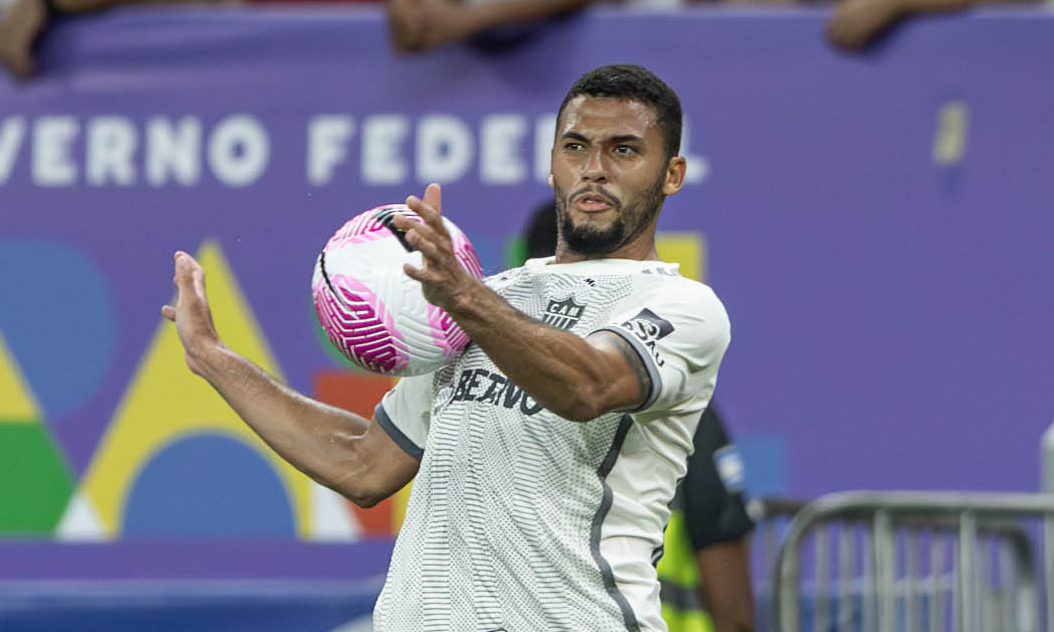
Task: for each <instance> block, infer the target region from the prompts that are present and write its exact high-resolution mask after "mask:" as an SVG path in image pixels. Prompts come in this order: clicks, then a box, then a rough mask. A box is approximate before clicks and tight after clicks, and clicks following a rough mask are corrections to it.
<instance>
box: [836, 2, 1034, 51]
mask: <svg viewBox="0 0 1054 632" xmlns="http://www.w3.org/2000/svg"><path fill="white" fill-rule="evenodd" d="M1006 2H1014V3H1019V4H1023V3H1029V2H1033V0H992V2H991V3H1006ZM977 4H981V2H979V1H978V0H841V1H840V2H839V3H838V4H836V5H835V8H834V11H833V12H832V14H831V18H830V19H829V20H828V21H827V39H828V41H830V42H831V44H833V45H834V46H836V47H838V48H840V49H842V50H845V51H850V52H859V51H863V50H866V49H867V47H868V46H869V45H871V44H873V43H875V42H876V41H877V40H878V39H879V38H881V36H882V35H884V34H885V33H888V32H889V31H890V30H891V29H892V28H893V27H895V26H896V25H897V24H899V23H900V22H902V21H904V20H906V19H908V18H911V17H915V16H922V15H931V14H942V13H955V12H961V11H965V10H967V9H970V8H971V7H973V6H975V5H977Z"/></svg>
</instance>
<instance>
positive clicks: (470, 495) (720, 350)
mask: <svg viewBox="0 0 1054 632" xmlns="http://www.w3.org/2000/svg"><path fill="white" fill-rule="evenodd" d="M681 128H682V113H681V107H680V100H679V99H678V97H677V95H676V93H674V92H673V90H672V89H670V87H669V86H667V85H666V84H665V83H664V82H663V81H662V80H661V79H659V78H658V77H656V76H655V75H653V74H652V73H651V72H649V71H648V70H646V69H644V68H642V67H640V66H631V65H617V66H604V67H601V68H598V69H595V70H593V71H590V72H588V73H586V74H585V75H583V76H582V77H581V78H579V80H578V81H577V82H576V83H575V84H574V85H573V86H572V87H571V89H570V90H569V91H568V93H567V95H566V97H565V98H564V101H563V103H561V105H560V108H559V111H558V114H557V125H556V136H555V139H554V141H555V142H554V146H553V149H552V166H551V170H550V178H549V183H550V185H551V186H552V188H553V190H554V192H555V195H556V199H557V205H558V208H559V209H560V216H561V219H560V228H559V236H558V239H557V249H556V253H557V254H556V256H555V257H553V258H552V259H550V260H534V263H532V264H530V265H526V266H524V267H521V268H517V269H515V270H509V271H506V272H504V273H499V274H497V275H494V276H492V277H489V278H488V279H485V280H478V279H476V278H475V277H473V276H471V275H470V274H469V273H468V272H466V271H465V270H464V269H463V268H462V267H461V266H460V264H459V263H458V262H457V260H456V258H455V257H454V254H453V246H452V244H451V239H450V236H449V235H448V234H447V233H446V229H445V228H444V226H443V222H442V217H441V215H440V203H441V200H440V189H439V186H438V185H435V184H433V185H429V186H428V188H427V189H426V190H425V195H424V199H419V198H417V197H415V196H410V197H408V198H407V200H406V203H407V205H408V206H409V207H410V208H411V209H413V210H414V211H415V212H416V213H417V214H418V215H419V216H420V217H421V219H423V221H424V223H418V222H415V221H413V220H411V219H410V218H408V217H405V216H400V217H399V218H398V219H397V220H396V227H397V228H398V229H399V230H401V231H404V232H405V239H406V241H407V242H408V243H409V244H410V245H411V246H412V247H413V248H415V249H416V250H418V251H420V252H421V254H422V257H423V267H414V266H412V265H409V264H407V265H406V266H404V268H403V271H404V272H405V273H406V274H407V275H408V276H409V277H411V278H413V279H415V280H417V281H419V282H420V283H421V287H422V290H423V292H424V296H425V298H426V299H427V300H428V301H429V302H430V303H432V304H433V305H437V306H438V307H441V308H443V309H444V310H446V311H447V313H448V314H450V316H451V317H453V319H454V320H455V321H456V322H457V323H458V325H460V326H461V328H462V329H463V330H464V331H465V333H466V334H468V336H469V338H470V339H471V341H472V342H471V344H470V345H469V346H468V347H466V349H465V351H463V352H462V354H461V355H460V356H459V357H457V358H456V359H455V360H454V361H453V362H452V363H451V364H450V365H447V366H446V367H444V368H442V369H439V370H437V371H436V372H434V373H432V374H426V375H422V376H416V377H406V378H403V379H402V380H400V381H399V383H398V384H397V385H396V386H395V388H394V389H392V390H391V391H389V392H388V393H387V394H386V395H385V396H384V398H383V399H382V401H381V403H380V404H379V405H378V406H377V408H376V410H375V412H374V415H373V418H372V419H366V418H364V417H361V416H358V415H355V414H354V413H351V412H349V411H345V410H342V409H337V408H334V407H331V406H326V405H324V404H322V403H320V402H318V401H315V400H311V399H308V398H307V397H304V396H303V395H301V394H299V393H297V392H295V391H293V390H292V389H290V388H289V387H287V386H285V385H283V384H280V383H279V382H278V381H276V380H275V379H273V378H272V377H270V376H268V375H267V374H266V373H264V372H263V371H262V370H261V369H260V368H259V367H258V366H256V365H255V364H253V363H252V362H250V361H249V360H247V359H246V358H245V357H244V356H241V355H239V354H238V353H236V352H235V351H234V350H232V349H230V348H228V347H227V346H226V345H224V343H223V341H222V339H221V338H220V336H219V334H218V332H217V331H216V329H215V326H214V325H213V323H212V314H211V311H210V309H209V304H208V299H207V298H206V293H205V278H204V272H203V270H202V268H201V266H200V265H198V264H197V262H196V261H194V259H193V258H192V257H191V256H190V255H188V254H186V253H184V252H177V253H176V254H175V257H174V259H175V283H176V288H177V296H176V301H175V305H174V306H169V305H165V306H164V307H162V315H163V316H164V317H165V318H167V319H169V320H172V321H174V322H175V326H176V332H177V334H178V336H179V339H180V342H181V344H182V345H183V347H184V351H185V361H186V363H187V366H188V368H189V369H190V370H191V371H192V372H194V373H195V374H197V375H199V376H201V377H203V378H204V379H205V380H206V381H208V382H209V383H210V384H211V385H212V386H213V387H214V388H215V389H216V390H217V391H218V392H219V393H220V394H221V395H222V396H223V397H224V398H225V399H226V400H227V402H228V403H229V404H230V405H231V406H232V407H233V408H234V410H235V411H236V412H237V413H238V414H239V415H240V416H241V417H242V419H243V420H244V421H245V422H246V423H247V424H248V425H249V426H250V427H251V428H252V429H253V430H254V431H256V432H257V433H258V434H259V435H260V436H261V437H262V438H263V439H264V440H265V441H266V442H267V443H268V444H269V445H270V446H271V447H272V448H273V449H274V450H275V451H276V452H277V453H278V454H279V455H281V456H282V457H284V458H285V459H286V460H288V461H289V462H290V463H292V464H293V465H294V466H295V467H297V468H298V469H300V470H301V471H303V472H305V473H307V474H308V475H309V476H311V477H312V478H314V479H315V480H317V481H319V482H320V483H322V484H325V485H327V486H329V487H331V488H333V489H335V490H337V491H338V492H340V493H342V494H344V495H345V496H347V497H348V498H350V499H352V500H353V501H355V502H356V503H358V504H361V505H371V504H375V503H376V502H378V501H380V500H381V499H383V498H385V497H387V496H389V495H391V494H392V493H394V492H395V491H396V490H398V489H401V488H402V487H403V486H404V485H405V484H406V483H407V482H408V481H409V480H410V479H411V478H413V479H414V485H413V488H412V491H411V495H410V502H409V504H408V506H407V513H406V517H405V520H404V521H403V525H402V528H401V529H400V531H399V535H398V538H397V539H396V543H395V549H394V552H393V554H392V559H391V564H390V566H389V570H388V575H387V578H386V581H385V584H384V588H383V590H382V591H381V595H380V597H379V598H378V600H377V604H376V606H375V608H374V626H375V629H376V630H377V631H378V632H382V631H386V630H394V631H398V632H411V631H415V630H421V631H424V630H435V631H442V632H447V631H449V630H548V629H575V630H595V631H597V632H605V631H606V632H617V631H625V630H636V631H638V632H661V631H663V630H666V629H667V628H666V624H665V622H664V621H663V619H662V614H661V602H660V598H659V596H660V591H661V588H660V583H659V580H658V576H657V574H656V571H655V568H654V566H653V564H652V560H653V559H654V558H655V556H656V555H657V554H658V553H660V552H661V550H662V537H663V535H662V532H663V529H664V528H665V525H666V523H667V521H668V519H669V505H670V503H671V502H672V501H673V498H674V494H675V492H676V486H677V482H678V481H679V480H680V479H681V478H683V476H684V473H685V469H686V461H687V458H688V455H689V454H690V453H691V452H692V449H693V445H692V437H693V436H694V435H695V429H696V426H697V425H698V421H699V416H700V415H701V414H702V412H703V410H705V409H706V406H707V404H708V403H709V398H710V394H711V393H712V392H713V389H714V386H715V384H716V381H717V372H718V368H719V366H720V363H721V359H722V358H723V356H724V352H725V350H726V349H727V347H728V344H729V341H730V340H731V326H730V324H729V321H728V316H727V314H726V312H725V310H724V306H723V305H722V304H721V302H720V300H719V299H718V298H717V296H716V295H715V294H714V293H713V291H712V290H711V289H710V288H709V287H707V286H705V285H703V284H702V283H698V282H695V281H692V280H690V279H687V278H685V277H682V276H680V275H679V274H678V273H677V268H676V266H673V265H671V264H668V263H665V262H663V261H661V260H659V258H658V253H657V252H656V251H655V230H656V225H657V223H658V218H659V213H660V210H661V208H662V205H663V203H664V202H665V199H666V197H667V196H669V195H673V194H675V193H677V192H678V191H680V189H681V187H682V186H683V184H684V174H685V169H686V164H687V163H686V160H685V158H684V157H683V156H680V155H679V151H680V138H681ZM415 476H416V478H415Z"/></svg>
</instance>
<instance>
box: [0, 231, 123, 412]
mask: <svg viewBox="0 0 1054 632" xmlns="http://www.w3.org/2000/svg"><path fill="white" fill-rule="evenodd" d="M0 288H3V297H2V299H0V331H2V332H3V335H4V339H5V340H6V341H7V344H8V346H9V347H10V348H11V353H12V354H14V357H15V360H16V361H17V362H18V365H19V368H20V369H21V371H22V374H23V375H24V376H25V378H26V381H27V382H28V383H29V386H30V388H31V389H32V390H33V394H34V395H36V397H37V399H38V400H39V402H40V406H41V408H43V412H44V417H45V419H49V420H52V419H54V418H55V417H57V416H60V415H62V414H64V413H67V412H69V411H71V410H73V409H75V408H76V407H77V406H78V405H80V404H81V403H82V402H84V401H85V400H86V399H88V398H89V397H91V396H92V395H93V394H94V393H95V391H96V390H97V389H98V388H99V386H100V385H101V384H102V381H103V379H105V377H106V375H107V374H108V372H109V369H110V365H111V363H112V361H113V360H114V356H115V351H116V347H117V316H116V312H115V309H114V300H113V295H112V293H111V292H110V285H109V282H108V280H107V278H106V276H105V275H104V274H103V272H102V270H101V269H100V268H99V266H98V265H97V264H96V263H95V262H94V261H92V260H91V259H90V258H89V257H88V256H87V254H85V253H84V252H82V251H81V250H79V249H77V248H75V247H73V246H70V245H69V244H64V243H60V242H53V241H44V240H11V239H5V240H0Z"/></svg>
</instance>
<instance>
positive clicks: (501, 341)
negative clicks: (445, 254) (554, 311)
mask: <svg viewBox="0 0 1054 632" xmlns="http://www.w3.org/2000/svg"><path fill="white" fill-rule="evenodd" d="M450 311H451V315H453V316H454V318H455V320H457V322H458V324H459V325H461V327H462V329H464V330H465V333H467V334H468V335H469V337H470V338H471V339H472V342H473V343H475V344H477V345H479V347H480V348H481V349H483V351H484V352H486V354H487V356H489V357H490V359H491V360H493V361H494V364H496V365H497V366H498V368H499V369H501V371H502V372H503V373H505V376H506V377H507V378H509V380H510V381H511V382H513V383H514V384H516V385H517V386H519V387H520V388H522V389H523V390H524V391H526V392H527V393H528V394H530V395H531V397H532V398H534V400H535V401H537V402H538V403H539V404H541V405H542V406H544V407H545V408H546V409H548V410H550V411H552V412H554V413H556V414H557V415H560V416H561V417H564V418H566V419H570V420H572V421H588V420H590V419H593V418H594V417H597V416H599V415H600V414H602V413H604V412H607V410H608V408H609V404H610V401H611V393H610V391H609V390H608V389H609V387H610V386H611V385H612V384H614V383H615V381H616V380H615V379H614V377H613V376H612V375H611V373H612V371H611V368H610V367H608V366H606V363H605V362H604V360H603V358H601V357H600V355H599V354H598V353H597V351H596V350H595V349H594V348H593V347H592V346H591V345H590V344H589V343H588V342H586V341H585V340H584V339H582V338H580V337H579V336H577V335H575V334H572V333H570V332H567V331H562V330H560V329H557V328H555V327H550V326H549V325H546V324H545V323H542V322H540V321H537V320H535V319H533V318H530V317H529V316H527V315H525V314H523V313H522V312H520V311H518V310H516V309H515V308H513V307H512V306H511V305H509V304H508V303H507V302H506V301H505V300H504V299H503V298H501V297H500V296H499V295H498V294H496V293H495V292H493V291H492V290H490V289H489V288H487V287H486V286H485V285H483V284H482V283H476V284H473V286H472V287H471V289H470V290H469V291H468V292H466V293H465V294H463V295H462V296H460V297H459V299H458V300H457V302H456V306H455V307H453V308H452V309H451V310H450Z"/></svg>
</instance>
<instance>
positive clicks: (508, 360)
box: [396, 184, 651, 421]
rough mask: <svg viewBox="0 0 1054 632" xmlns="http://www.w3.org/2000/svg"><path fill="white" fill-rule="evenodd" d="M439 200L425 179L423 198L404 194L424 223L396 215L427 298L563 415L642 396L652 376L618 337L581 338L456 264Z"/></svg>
mask: <svg viewBox="0 0 1054 632" xmlns="http://www.w3.org/2000/svg"><path fill="white" fill-rule="evenodd" d="M439 202H440V200H439V186H438V185H435V184H432V185H429V187H428V189H427V190H426V191H425V199H424V200H420V199H418V198H416V197H413V196H411V197H409V198H407V205H409V206H410V208H411V209H413V210H414V211H415V212H417V213H418V214H419V215H420V216H421V217H422V219H424V220H425V223H423V224H422V223H419V222H414V221H412V220H410V219H408V218H405V217H398V218H397V220H396V226H397V227H398V228H400V229H402V230H405V231H406V233H407V235H406V237H407V240H408V242H409V243H410V244H411V245H412V246H413V247H415V248H417V249H418V250H420V251H421V253H422V255H424V261H425V265H424V267H423V268H420V269H419V268H415V267H413V266H411V265H407V266H405V267H404V270H405V271H406V273H407V274H408V275H410V276H411V277H413V278H415V279H417V280H418V281H421V283H422V288H423V289H424V292H425V298H427V299H428V300H429V302H431V303H432V304H434V305H438V306H439V307H442V308H443V309H445V310H447V312H448V313H450V315H451V316H453V317H454V319H455V320H456V321H457V323H458V324H459V325H460V326H461V328H462V329H464V330H465V333H467V334H468V335H469V337H470V338H471V339H472V342H473V343H474V344H477V345H479V347H480V348H481V349H483V351H484V352H486V354H487V355H488V356H489V357H490V359H491V360H493V361H494V364H496V365H497V366H498V368H500V369H501V370H502V372H504V373H505V375H506V376H507V377H508V378H509V379H510V380H511V381H512V382H513V383H515V384H516V385H517V386H519V387H520V388H522V389H523V390H524V391H526V392H527V393H529V394H530V395H531V397H533V398H534V399H535V400H536V401H537V402H538V403H539V404H541V405H543V406H545V408H547V409H548V410H550V411H552V412H554V413H556V414H557V415H560V416H561V417H564V418H565V419H570V420H572V421H589V420H590V419H593V418H595V417H597V416H599V415H602V414H603V413H605V412H608V411H611V410H629V409H633V408H636V407H638V406H640V405H641V404H642V403H644V401H645V400H646V398H647V397H648V395H649V393H650V391H651V381H650V379H649V377H648V372H647V370H646V368H645V366H644V362H643V360H642V359H641V358H640V356H639V355H637V352H636V351H634V350H633V347H632V346H630V344H629V343H628V342H626V340H625V339H623V338H622V337H621V336H619V335H618V334H614V333H610V332H603V331H602V332H598V333H595V334H593V335H591V336H589V337H587V338H584V339H583V338H581V337H579V336H577V335H575V334H572V333H570V332H567V331H563V330H561V329H557V328H555V327H551V326H549V325H546V324H545V323H542V322H540V321H537V320H535V319H533V318H530V317H529V316H527V315H526V314H523V313H522V312H520V311H519V310H517V309H515V308H513V307H512V306H511V305H509V304H508V302H506V301H505V299H503V298H501V296H499V295H498V294H497V293H495V292H494V291H492V290H491V289H490V288H488V287H487V286H486V285H484V284H483V283H482V282H481V281H479V280H478V279H475V278H474V277H472V276H471V275H469V274H468V273H467V272H465V271H464V270H463V269H462V268H461V266H460V265H458V263H457V261H456V260H455V258H454V255H453V249H452V245H451V242H450V237H449V235H447V233H446V229H445V228H444V227H443V223H442V218H441V217H440V213H439V210H438V209H439Z"/></svg>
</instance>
